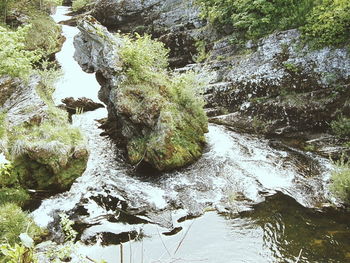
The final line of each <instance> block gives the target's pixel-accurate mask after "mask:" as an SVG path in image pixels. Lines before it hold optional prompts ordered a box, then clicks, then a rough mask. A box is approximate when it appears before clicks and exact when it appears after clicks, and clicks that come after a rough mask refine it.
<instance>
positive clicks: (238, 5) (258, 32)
mask: <svg viewBox="0 0 350 263" xmlns="http://www.w3.org/2000/svg"><path fill="white" fill-rule="evenodd" d="M198 1H199V3H201V4H202V6H203V15H204V16H205V17H207V18H208V19H209V21H211V22H212V23H215V24H231V25H233V26H234V28H236V29H237V30H239V31H242V32H244V34H245V36H246V37H247V38H249V39H257V38H260V37H262V36H265V35H267V34H269V33H272V32H273V31H275V30H285V29H289V28H295V27H299V26H301V25H303V24H305V21H306V17H307V14H308V13H309V12H310V10H311V9H312V7H313V5H314V2H315V1H314V0H278V1H268V0H224V1H222V0H198Z"/></svg>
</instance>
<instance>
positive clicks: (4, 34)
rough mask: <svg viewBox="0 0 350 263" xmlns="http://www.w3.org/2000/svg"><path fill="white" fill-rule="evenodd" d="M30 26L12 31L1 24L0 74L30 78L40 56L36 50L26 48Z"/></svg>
mask: <svg viewBox="0 0 350 263" xmlns="http://www.w3.org/2000/svg"><path fill="white" fill-rule="evenodd" d="M30 28H31V27H30V26H25V27H20V28H18V29H17V31H11V30H8V29H6V28H4V27H1V26H0V75H10V76H12V77H20V78H22V79H27V78H28V76H29V74H30V73H31V71H32V69H33V63H34V62H36V61H37V60H38V59H39V58H40V56H38V54H37V53H36V52H34V51H28V50H26V46H25V37H26V35H27V34H28V32H29V30H30Z"/></svg>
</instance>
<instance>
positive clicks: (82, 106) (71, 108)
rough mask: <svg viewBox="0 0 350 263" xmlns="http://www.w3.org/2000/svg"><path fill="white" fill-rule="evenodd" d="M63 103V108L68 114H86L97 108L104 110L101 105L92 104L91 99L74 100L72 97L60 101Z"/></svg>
mask: <svg viewBox="0 0 350 263" xmlns="http://www.w3.org/2000/svg"><path fill="white" fill-rule="evenodd" d="M62 102H63V103H64V105H65V106H64V108H65V109H66V110H67V111H68V113H69V114H76V113H77V112H87V111H93V110H96V109H99V108H104V105H103V104H102V103H98V102H94V101H93V100H91V99H88V98H85V97H82V98H78V99H74V98H73V97H68V98H65V99H62Z"/></svg>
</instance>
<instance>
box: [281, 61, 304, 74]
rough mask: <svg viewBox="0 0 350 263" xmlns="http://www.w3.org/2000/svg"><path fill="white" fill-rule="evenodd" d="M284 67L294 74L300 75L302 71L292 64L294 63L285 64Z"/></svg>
mask: <svg viewBox="0 0 350 263" xmlns="http://www.w3.org/2000/svg"><path fill="white" fill-rule="evenodd" d="M283 66H284V67H285V69H286V70H288V71H290V72H293V73H300V72H301V70H302V69H301V68H300V67H299V66H298V65H296V64H292V63H284V64H283Z"/></svg>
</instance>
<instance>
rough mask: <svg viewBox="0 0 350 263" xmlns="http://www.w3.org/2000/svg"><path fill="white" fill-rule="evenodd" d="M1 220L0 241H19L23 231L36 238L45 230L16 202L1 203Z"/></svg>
mask: <svg viewBox="0 0 350 263" xmlns="http://www.w3.org/2000/svg"><path fill="white" fill-rule="evenodd" d="M0 222H1V224H0V243H8V244H10V245H14V244H15V243H19V242H20V239H19V235H20V234H21V233H28V235H29V236H31V237H32V238H33V239H34V240H35V239H38V238H39V237H40V235H42V234H43V230H42V229H40V228H39V227H38V226H36V225H35V223H34V222H33V220H32V219H31V218H30V217H29V216H28V214H27V213H25V212H23V211H22V210H21V208H20V207H18V206H17V205H15V204H10V203H7V204H3V205H0Z"/></svg>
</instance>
